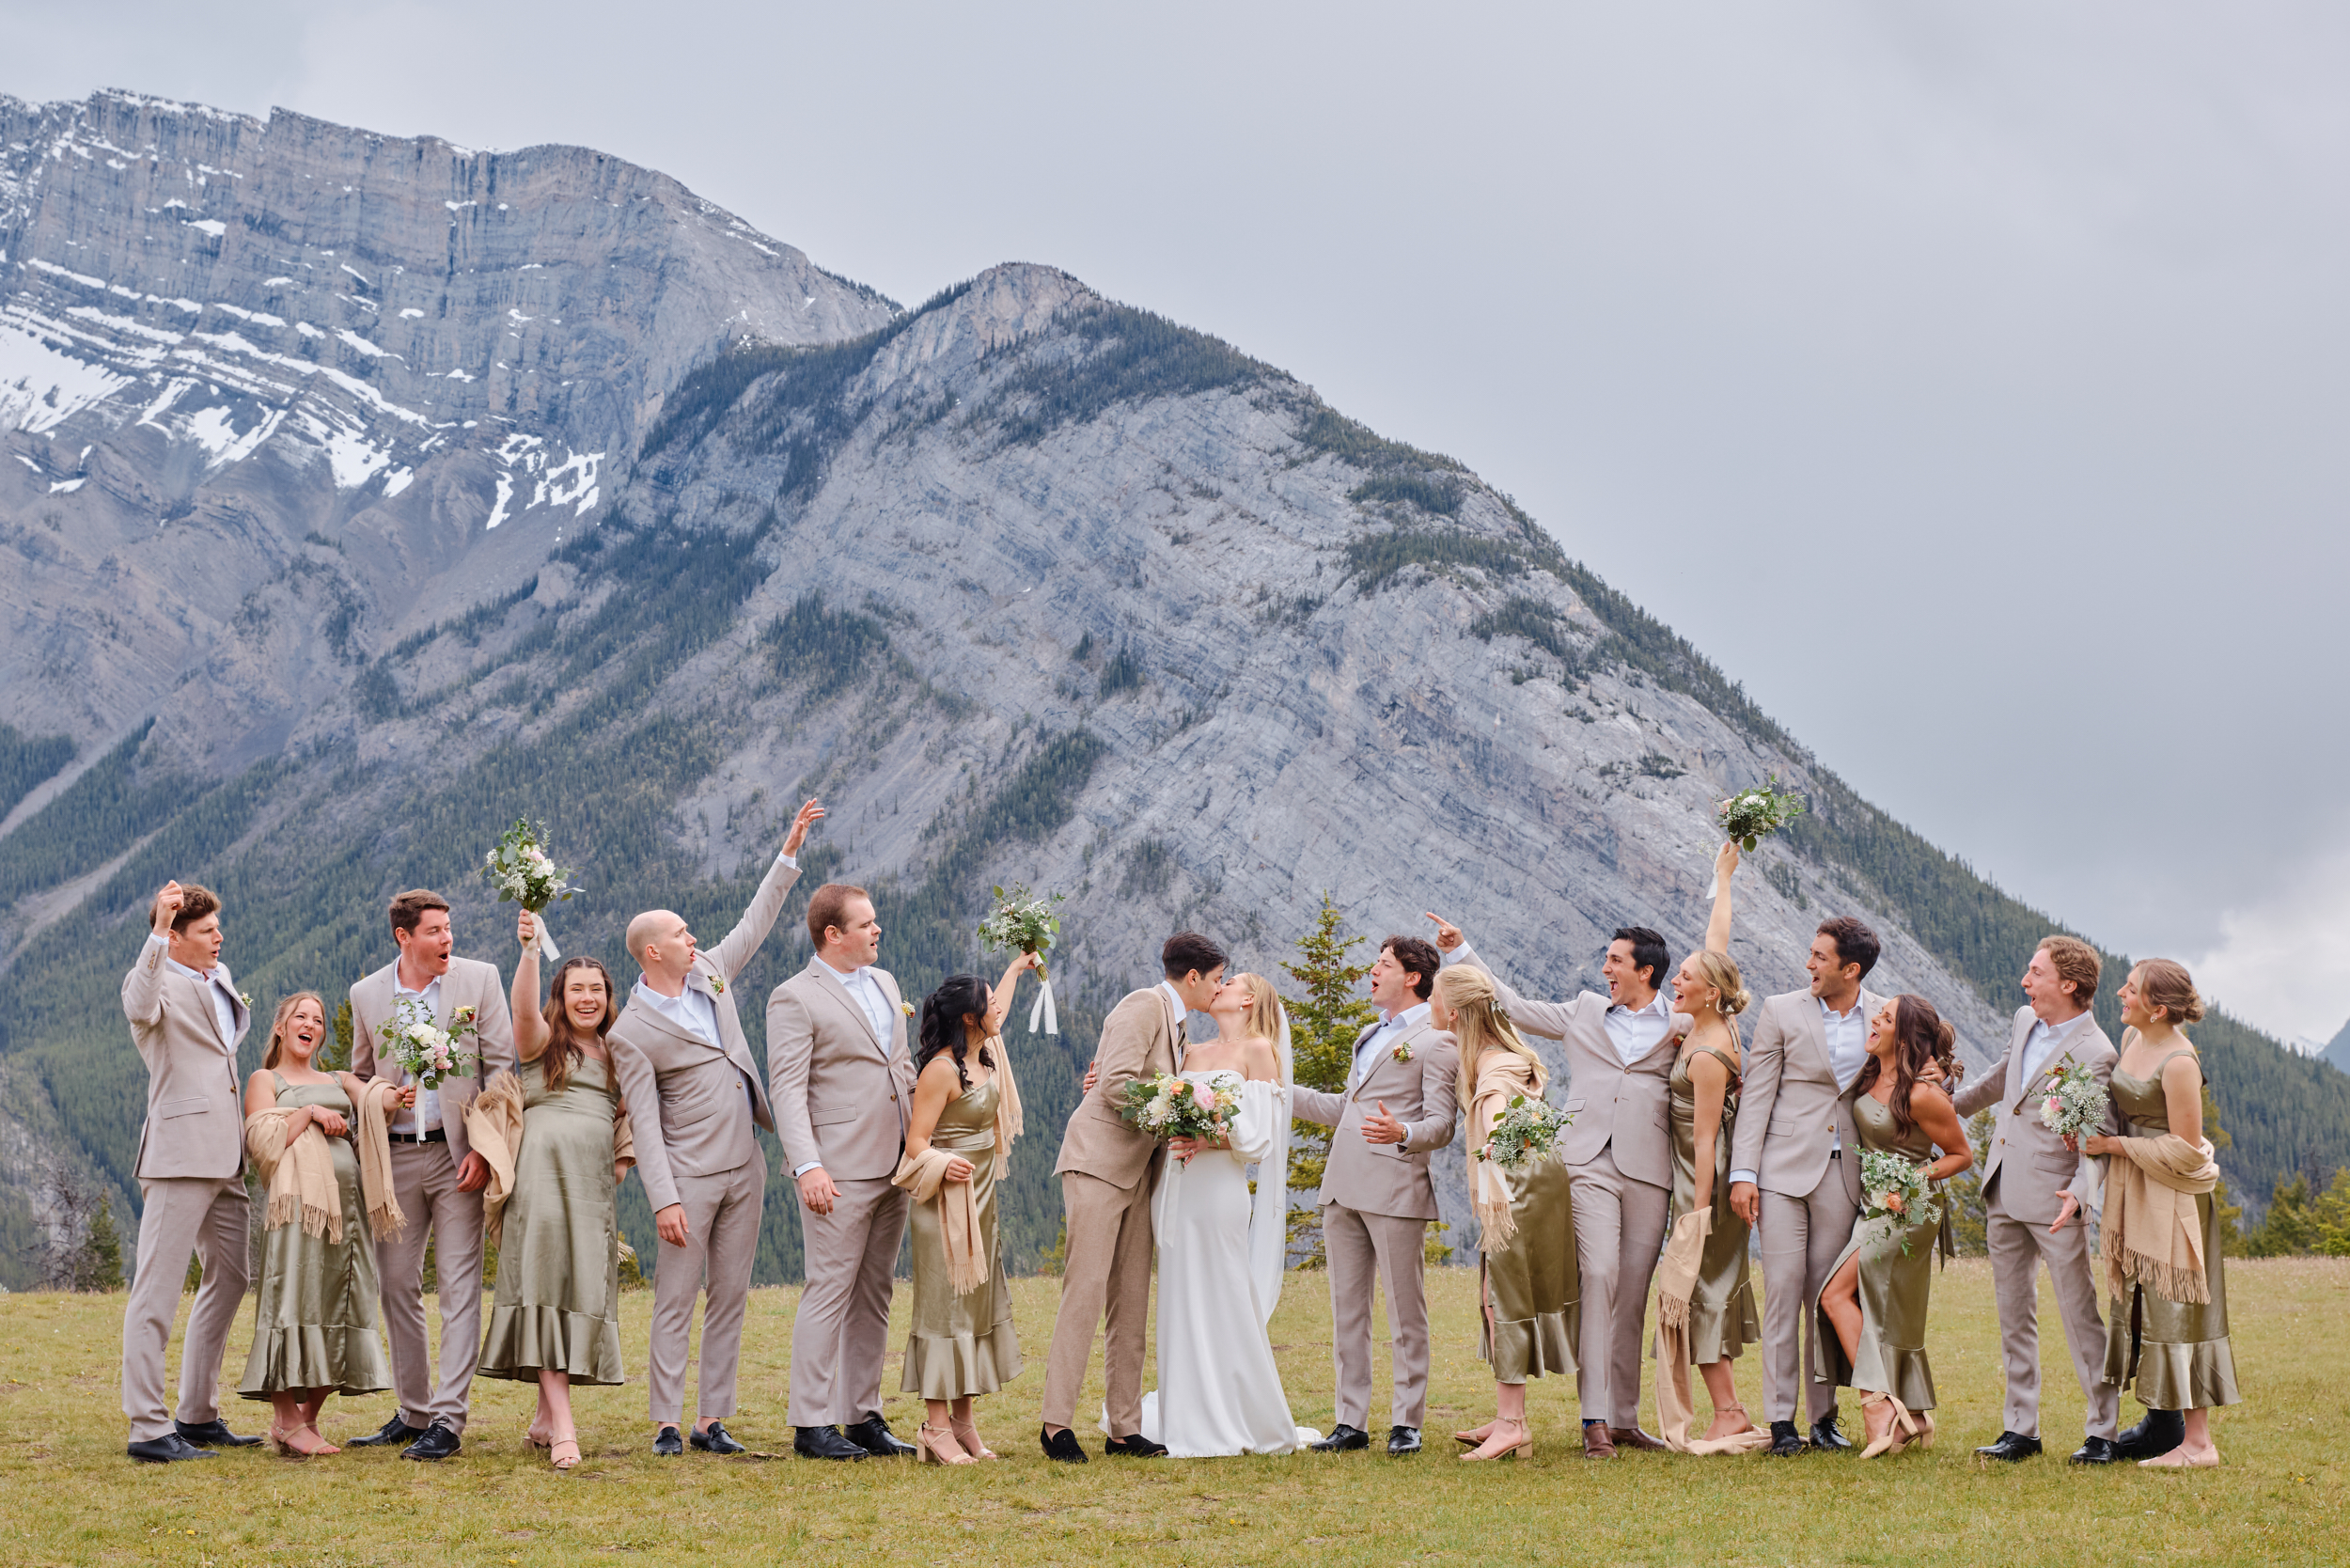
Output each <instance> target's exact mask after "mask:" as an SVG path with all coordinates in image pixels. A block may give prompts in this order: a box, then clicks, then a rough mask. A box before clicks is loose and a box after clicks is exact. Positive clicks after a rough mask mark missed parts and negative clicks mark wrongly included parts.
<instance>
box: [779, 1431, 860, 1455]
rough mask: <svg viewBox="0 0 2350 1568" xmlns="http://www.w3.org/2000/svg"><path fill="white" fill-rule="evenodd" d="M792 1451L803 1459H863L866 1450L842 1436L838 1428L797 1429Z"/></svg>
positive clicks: (792, 1440)
mask: <svg viewBox="0 0 2350 1568" xmlns="http://www.w3.org/2000/svg"><path fill="white" fill-rule="evenodd" d="M791 1451H792V1452H793V1453H796V1454H798V1455H799V1456H800V1457H801V1458H802V1459H862V1458H864V1457H865V1450H863V1449H861V1448H858V1447H857V1446H856V1445H855V1444H854V1443H852V1442H850V1441H849V1440H848V1439H847V1438H846V1437H843V1436H841V1435H840V1429H839V1428H838V1427H837V1426H803V1427H795V1428H793V1429H792V1433H791Z"/></svg>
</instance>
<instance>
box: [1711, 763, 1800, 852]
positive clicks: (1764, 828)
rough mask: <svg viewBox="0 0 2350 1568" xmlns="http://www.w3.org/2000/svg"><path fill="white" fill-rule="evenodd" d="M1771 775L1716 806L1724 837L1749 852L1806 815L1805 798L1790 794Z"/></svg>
mask: <svg viewBox="0 0 2350 1568" xmlns="http://www.w3.org/2000/svg"><path fill="white" fill-rule="evenodd" d="M1802 815H1803V797H1802V796H1800V795H1793V794H1788V793H1786V792H1784V791H1782V790H1780V789H1779V788H1778V775H1777V774H1773V775H1771V776H1769V777H1768V778H1765V779H1764V780H1763V782H1762V783H1760V784H1757V785H1755V786H1754V787H1753V788H1752V789H1750V790H1741V791H1739V792H1737V793H1736V794H1734V795H1732V796H1731V797H1730V798H1729V799H1728V800H1725V801H1723V802H1722V803H1721V804H1720V805H1718V806H1716V808H1714V820H1715V821H1716V822H1718V823H1721V827H1722V837H1723V838H1725V839H1730V840H1731V842H1732V843H1734V844H1736V845H1737V846H1738V847H1739V848H1740V849H1742V850H1745V851H1746V852H1747V854H1748V855H1752V854H1753V853H1754V846H1755V845H1756V844H1758V843H1760V842H1762V841H1763V839H1765V838H1767V837H1769V836H1770V835H1771V834H1774V833H1777V832H1778V830H1779V829H1780V828H1782V827H1785V826H1786V825H1787V824H1788V823H1791V822H1794V820H1795V819H1796V818H1797V817H1800V816H1802Z"/></svg>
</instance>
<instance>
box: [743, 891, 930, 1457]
mask: <svg viewBox="0 0 2350 1568" xmlns="http://www.w3.org/2000/svg"><path fill="white" fill-rule="evenodd" d="M807 934H808V938H809V940H810V941H812V942H814V943H815V945H816V956H815V957H813V958H811V959H809V960H808V961H807V968H805V969H803V970H801V971H800V972H799V973H798V974H796V975H794V976H792V977H791V979H790V980H785V981H784V982H783V983H782V984H781V985H778V986H776V989H775V994H774V995H773V996H770V997H769V998H768V1000H767V1071H768V1073H769V1074H771V1075H772V1077H773V1079H774V1087H775V1097H776V1130H777V1132H778V1133H779V1134H780V1135H781V1137H782V1138H783V1157H784V1161H785V1163H786V1164H788V1165H789V1166H791V1176H792V1179H793V1180H794V1181H795V1182H797V1183H798V1184H799V1188H800V1206H801V1210H802V1213H801V1215H800V1239H801V1256H802V1260H803V1267H804V1270H805V1272H806V1275H807V1289H806V1290H804V1291H803V1292H802V1293H801V1294H800V1310H799V1315H798V1316H797V1317H796V1318H794V1319H793V1320H792V1323H791V1425H792V1426H793V1427H794V1428H795V1429H796V1430H795V1432H794V1433H793V1435H792V1443H791V1446H792V1450H793V1451H794V1452H796V1453H798V1454H800V1455H802V1456H803V1457H806V1458H809V1459H863V1458H864V1457H865V1456H866V1455H868V1454H872V1455H875V1456H876V1457H880V1458H893V1457H897V1456H900V1455H903V1454H910V1453H912V1452H914V1445H913V1444H911V1443H909V1442H906V1441H905V1440H903V1439H902V1438H901V1437H900V1436H899V1435H897V1434H896V1433H894V1432H892V1431H890V1430H889V1423H888V1422H887V1421H885V1420H884V1419H882V1407H881V1405H882V1392H881V1379H882V1363H883V1361H884V1360H885V1359H886V1357H887V1356H888V1352H889V1292H890V1277H891V1275H892V1274H893V1273H894V1272H895V1271H896V1268H897V1264H898V1247H899V1244H900V1243H901V1241H903V1240H904V1239H905V1233H906V1203H907V1200H906V1193H905V1189H904V1188H903V1187H900V1186H894V1185H892V1184H891V1183H890V1180H889V1178H890V1177H891V1176H893V1175H895V1174H896V1173H897V1169H898V1162H899V1161H900V1160H901V1158H903V1156H904V1154H905V1147H906V1118H907V1116H908V1115H909V1114H910V1113H911V1112H912V1110H913V1108H914V1056H913V1053H912V1052H911V1051H910V1050H909V1049H908V1048H907V1043H906V1027H907V1024H908V1023H909V1021H910V1018H911V1015H912V1013H913V1011H914V1010H913V1009H912V1008H911V1007H908V1006H907V1005H906V1001H905V998H904V997H903V996H901V995H899V992H898V981H897V979H896V977H895V976H893V975H891V974H890V973H889V971H888V970H886V969H883V968H880V967H878V966H876V965H875V964H874V962H873V961H874V960H875V959H876V958H878V957H880V956H881V937H882V929H881V921H880V920H879V919H878V918H877V917H875V916H874V914H873V901H872V900H871V899H870V898H869V897H867V896H866V892H865V889H864V888H862V887H850V886H844V885H842V884H839V883H827V884H825V885H824V886H822V887H819V888H818V889H816V891H815V893H814V894H813V895H812V896H811V897H810V898H809V899H808V901H807Z"/></svg>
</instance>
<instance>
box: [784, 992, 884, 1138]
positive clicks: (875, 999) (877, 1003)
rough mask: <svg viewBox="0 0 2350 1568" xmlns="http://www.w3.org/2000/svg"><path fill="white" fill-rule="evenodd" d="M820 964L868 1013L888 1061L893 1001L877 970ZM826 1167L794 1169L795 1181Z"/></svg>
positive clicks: (868, 1021)
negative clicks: (890, 1008)
mask: <svg viewBox="0 0 2350 1568" xmlns="http://www.w3.org/2000/svg"><path fill="white" fill-rule="evenodd" d="M816 962H817V963H819V964H823V966H824V967H825V968H826V969H828V970H831V972H832V978H833V979H835V980H838V981H839V982H840V986H841V989H842V990H844V991H846V992H848V994H849V999H850V1000H851V1001H853V1002H854V1003H856V1005H857V1006H858V1007H860V1008H862V1009H864V1010H865V1020H866V1022H867V1023H869V1024H870V1025H872V1026H873V1038H874V1039H875V1040H876V1041H878V1042H879V1043H880V1044H881V1052H882V1055H883V1057H884V1058H886V1057H887V1056H888V1055H889V997H888V996H887V994H886V993H885V992H884V991H883V990H882V988H881V981H879V980H875V979H874V978H873V966H872V965H871V964H864V965H862V966H860V967H858V968H854V969H841V968H836V967H835V966H834V964H833V962H832V961H831V960H830V959H828V958H825V957H824V956H823V955H822V954H819V955H817V959H816ZM823 1163H824V1162H823V1161H822V1160H809V1161H807V1163H806V1164H804V1165H797V1166H794V1167H792V1168H791V1175H792V1178H793V1179H794V1180H797V1179H798V1178H800V1177H802V1176H805V1175H807V1173H808V1172H809V1171H811V1170H813V1169H815V1168H817V1167H818V1166H820V1165H823Z"/></svg>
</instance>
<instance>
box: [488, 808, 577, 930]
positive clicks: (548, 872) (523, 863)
mask: <svg viewBox="0 0 2350 1568" xmlns="http://www.w3.org/2000/svg"><path fill="white" fill-rule="evenodd" d="M481 874H482V875H483V876H485V877H487V878H488V879H489V882H490V886H491V887H492V888H493V890H495V892H496V893H497V896H498V902H500V903H519V904H521V905H522V906H523V907H524V908H525V909H527V910H529V911H530V913H531V914H533V915H535V916H538V917H539V920H538V926H539V950H540V952H541V953H543V954H545V955H546V959H547V962H548V963H550V964H553V963H556V962H557V961H559V960H560V959H561V958H562V956H563V954H562V952H561V951H560V950H559V949H556V945H555V938H554V937H552V936H550V935H548V934H547V922H546V917H545V914H544V911H545V909H546V907H547V905H549V904H551V903H555V902H559V901H561V900H564V899H568V898H570V897H571V896H572V894H573V893H575V892H577V891H578V890H579V889H577V888H576V887H573V886H572V885H571V884H570V883H569V882H566V881H565V880H564V878H566V877H568V876H570V875H571V874H572V872H571V868H569V867H568V866H558V865H556V863H555V862H554V860H552V859H551V858H549V856H548V855H547V851H546V846H545V845H544V844H543V843H541V842H540V838H539V831H538V830H537V829H536V828H534V827H532V826H531V825H530V823H529V822H528V821H527V820H526V819H525V818H520V817H517V818H516V819H515V820H514V825H513V826H511V827H509V828H508V829H507V830H506V831H505V832H504V833H503V834H501V835H499V837H498V841H497V848H495V849H493V850H492V851H491V852H490V853H489V855H487V856H485V857H484V858H483V860H482V862H481Z"/></svg>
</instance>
